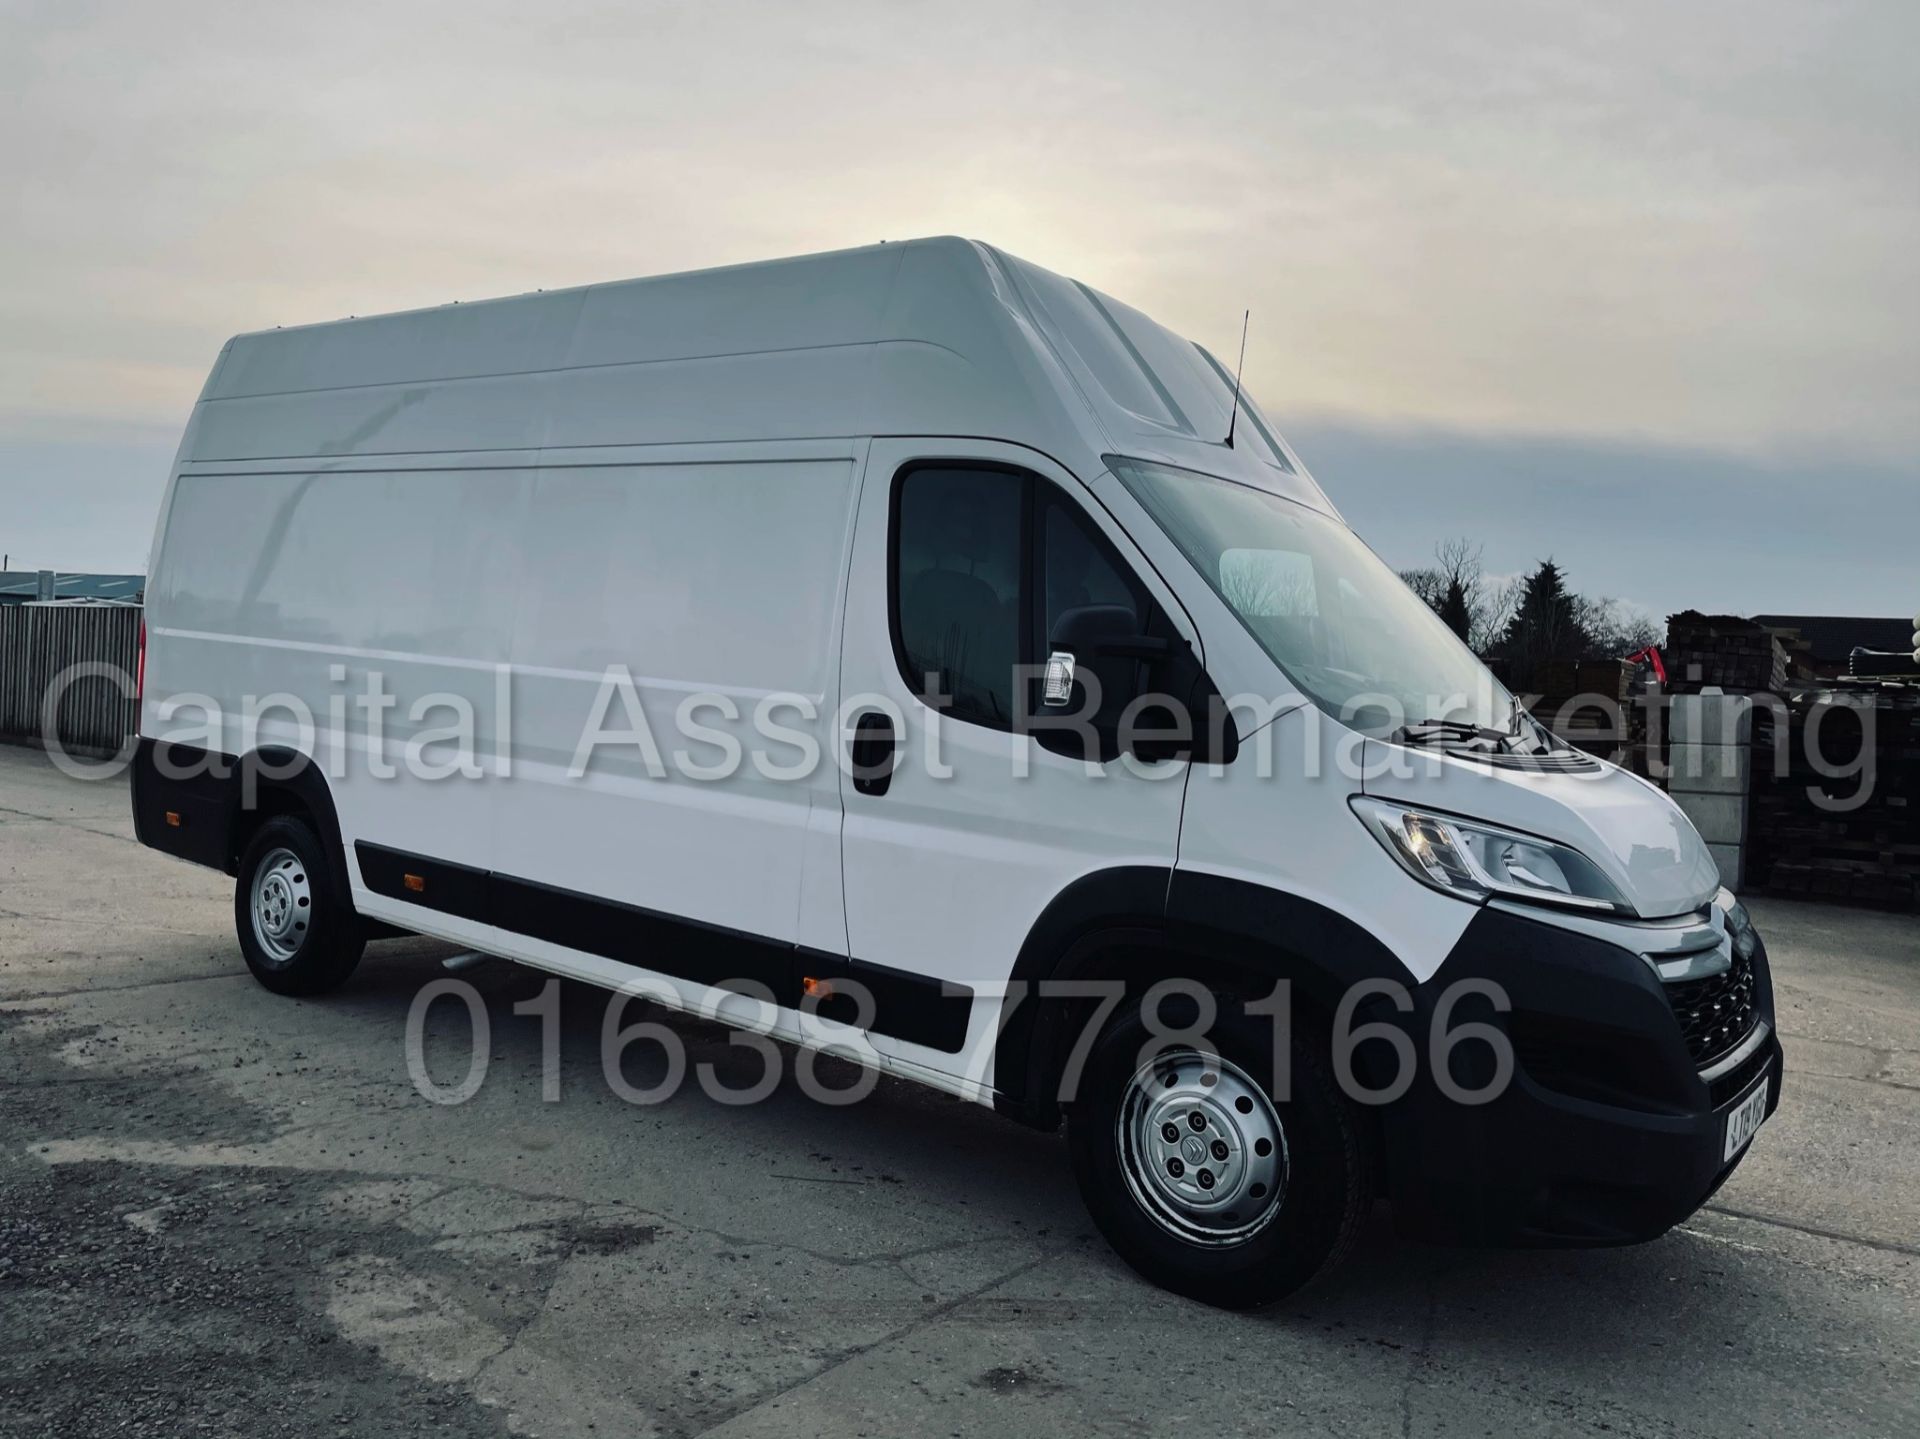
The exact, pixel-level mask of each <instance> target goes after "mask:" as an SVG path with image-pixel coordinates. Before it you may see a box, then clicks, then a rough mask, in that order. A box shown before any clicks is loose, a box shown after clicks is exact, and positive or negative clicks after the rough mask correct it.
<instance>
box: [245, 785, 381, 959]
mask: <svg viewBox="0 0 1920 1439" xmlns="http://www.w3.org/2000/svg"><path fill="white" fill-rule="evenodd" d="M338 887H339V886H338V885H337V884H336V883H335V882H334V878H333V872H332V870H331V869H330V867H329V866H328V864H327V860H326V851H325V849H324V848H323V847H322V845H321V843H320V838H319V836H318V835H316V834H315V833H314V832H313V830H312V828H311V827H310V826H309V825H308V824H307V823H306V822H305V821H304V820H300V819H297V818H294V817H293V816H291V815H281V816H278V817H276V818H274V819H270V820H268V821H267V822H266V823H265V824H263V825H261V826H260V828H259V830H258V831H257V832H256V833H255V834H254V836H253V838H252V839H251V840H250V841H249V842H248V844H247V848H246V852H245V853H244V854H242V855H241V857H240V873H239V882H238V883H237V884H236V885H235V886H234V894H233V919H234V928H235V929H236V930H237V931H238V933H239V936H240V952H241V953H242V954H243V955H245V956H246V960H247V968H248V969H250V970H252V971H253V977H254V978H255V979H257V980H259V981H260V982H261V983H262V984H264V985H265V986H266V987H267V988H268V989H270V990H272V991H273V992H274V993H275V994H324V993H326V992H327V991H328V990H330V989H334V988H337V987H338V986H339V985H340V984H342V983H344V982H345V980H346V978H347V976H348V975H350V974H352V973H353V971H354V966H356V965H357V964H359V963H360V955H361V951H362V950H364V949H365V948H366V940H365V937H364V936H363V934H362V932H361V928H360V921H359V917H358V916H357V915H355V914H354V912H353V908H352V906H351V905H350V904H349V903H348V902H347V899H346V896H345V895H342V894H336V893H335V890H337V889H338Z"/></svg>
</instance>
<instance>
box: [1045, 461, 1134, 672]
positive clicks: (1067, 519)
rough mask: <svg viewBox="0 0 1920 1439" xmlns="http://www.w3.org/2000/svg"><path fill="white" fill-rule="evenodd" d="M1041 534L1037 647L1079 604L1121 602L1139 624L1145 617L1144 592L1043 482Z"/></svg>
mask: <svg viewBox="0 0 1920 1439" xmlns="http://www.w3.org/2000/svg"><path fill="white" fill-rule="evenodd" d="M1042 493H1043V495H1044V497H1045V498H1044V500H1043V504H1044V506H1045V516H1046V518H1045V520H1044V521H1043V533H1044V539H1043V541H1042V544H1041V558H1042V563H1043V565H1044V567H1045V568H1044V574H1045V580H1044V584H1045V594H1044V599H1043V602H1042V604H1041V606H1040V615H1039V620H1040V633H1039V635H1038V636H1037V640H1038V644H1037V647H1036V652H1037V653H1040V654H1044V653H1046V648H1047V637H1048V636H1049V635H1051V634H1052V633H1053V627H1054V625H1055V624H1056V623H1057V622H1058V620H1059V618H1060V616H1061V615H1062V614H1064V613H1065V612H1066V611H1068V610H1071V609H1078V608H1079V607H1080V606H1082V605H1123V606H1125V607H1126V608H1127V609H1130V610H1132V611H1133V613H1134V616H1135V618H1137V619H1138V620H1139V622H1140V626H1141V628H1142V629H1144V628H1145V627H1146V621H1147V594H1146V591H1145V590H1144V589H1143V588H1142V587H1141V585H1140V582H1139V581H1138V580H1137V579H1135V578H1134V577H1133V575H1132V574H1131V573H1130V572H1129V571H1128V570H1127V569H1126V567H1125V566H1124V565H1122V564H1121V563H1120V561H1119V560H1118V559H1117V558H1116V557H1115V556H1114V554H1113V552H1112V551H1111V550H1110V549H1109V548H1108V547H1107V544H1106V542H1105V541H1104V540H1103V539H1101V538H1100V537H1099V536H1098V534H1097V533H1096V532H1095V530H1094V528H1093V525H1092V524H1091V523H1090V522H1089V521H1088V520H1087V518H1086V516H1085V515H1083V514H1081V513H1080V511H1079V510H1078V509H1077V508H1075V507H1074V506H1073V505H1072V504H1071V503H1069V502H1068V501H1067V500H1066V498H1065V497H1064V496H1062V495H1060V494H1059V493H1058V492H1056V491H1055V490H1054V489H1053V487H1052V486H1051V485H1047V486H1043V487H1042Z"/></svg>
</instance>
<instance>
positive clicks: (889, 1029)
mask: <svg viewBox="0 0 1920 1439" xmlns="http://www.w3.org/2000/svg"><path fill="white" fill-rule="evenodd" d="M1096 604H1098V605H1126V606H1129V607H1131V608H1133V609H1134V610H1135V611H1136V612H1137V613H1138V614H1139V615H1140V616H1141V619H1142V623H1143V626H1144V623H1145V620H1146V617H1147V615H1148V614H1149V612H1150V611H1151V610H1152V608H1153V607H1155V606H1158V607H1159V609H1160V612H1161V613H1162V614H1163V615H1165V616H1166V617H1167V618H1170V619H1171V620H1172V622H1173V623H1174V624H1175V625H1176V626H1177V627H1178V628H1179V629H1180V631H1181V632H1182V633H1184V634H1186V635H1187V636H1188V637H1189V638H1191V635H1192V630H1191V626H1190V621H1188V619H1187V618H1186V616H1185V615H1184V614H1183V613H1182V612H1181V611H1180V610H1179V608H1178V606H1177V604H1176V602H1175V601H1174V600H1173V598H1172V595H1171V593H1170V592H1168V591H1167V590H1166V589H1165V587H1164V586H1163V585H1162V584H1161V583H1160V582H1159V579H1158V577H1157V576H1156V575H1154V574H1153V572H1152V571H1151V569H1150V568H1149V567H1148V566H1147V564H1146V563H1145V561H1144V560H1143V559H1142V558H1141V557H1140V555H1139V554H1138V552H1137V551H1136V550H1135V549H1134V547H1133V546H1132V544H1131V543H1130V542H1129V541H1128V540H1127V538H1126V537H1125V535H1124V534H1122V533H1121V532H1120V530H1119V528H1118V527H1117V526H1116V525H1115V524H1114V523H1113V521H1112V520H1111V518H1110V517H1109V516H1108V515H1107V514H1106V512H1105V511H1104V510H1103V509H1102V508H1101V507H1100V505H1099V503H1098V501H1097V500H1096V499H1095V497H1094V495H1093V494H1092V493H1091V492H1090V491H1089V490H1088V488H1087V487H1086V486H1085V485H1083V484H1082V483H1081V482H1080V481H1079V480H1078V479H1076V478H1075V477H1074V476H1073V475H1071V474H1069V473H1068V472H1067V471H1066V470H1065V469H1063V468H1061V467H1060V466H1058V465H1055V464H1053V463H1052V462H1051V461H1049V460H1047V459H1045V458H1044V457H1042V456H1040V455H1038V454H1036V453H1035V452H1034V451H1031V450H1028V449H1024V448H1022V447H1020V446H1016V445H999V444H993V443H987V442H980V441H959V442H956V441H953V440H931V439H930V440H900V439H889V440H876V441H874V443H873V447H872V450H871V453H870V455H869V458H868V462H867V466H866V474H865V479H864V481H863V484H862V487H861V495H860V500H859V510H858V517H857V521H856V525H855V532H854V545H853V554H852V564H851V566H850V580H849V588H848V598H847V611H846V623H845V628H844V634H843V639H842V649H841V694H842V698H843V703H842V711H841V713H842V715H843V717H844V725H843V731H844V732H845V733H847V734H851V735H852V736H854V739H853V746H852V747H853V748H854V750H855V751H856V754H855V758H856V759H859V758H863V757H864V758H866V759H872V758H873V757H874V756H876V755H878V754H880V753H882V752H883V750H882V742H883V741H884V740H885V739H887V738H889V737H891V739H892V741H893V760H892V767H891V771H890V773H886V774H884V775H875V774H870V773H865V772H864V771H863V770H861V769H855V770H854V772H852V773H848V772H845V771H844V770H843V773H842V774H841V777H840V785H841V803H842V807H843V811H844V820H843V825H842V832H841V853H842V874H843V883H844V886H845V893H846V911H847V939H848V947H849V951H850V955H851V961H852V962H851V964H850V966H849V968H850V972H851V973H852V975H853V976H854V977H856V978H859V979H861V980H862V981H863V982H865V983H866V984H867V986H868V988H869V990H870V991H871V998H872V1000H873V1003H874V1013H873V1015H872V1022H871V1024H870V1026H869V1031H870V1033H871V1034H872V1036H873V1042H874V1045H875V1047H876V1048H878V1049H880V1050H882V1052H884V1053H886V1054H887V1055H888V1056H889V1058H890V1060H892V1061H893V1062H895V1063H896V1064H899V1065H901V1066H903V1067H915V1068H922V1069H927V1070H933V1071H936V1072H940V1073H943V1074H946V1075H950V1076H952V1075H958V1076H963V1077H964V1078H965V1079H966V1080H968V1081H970V1082H971V1084H969V1085H964V1086H963V1087H966V1088H971V1085H974V1084H977V1085H981V1086H991V1084H992V1082H993V1075H992V1064H991V1061H992V1048H993V1037H994V1035H995V1034H996V1033H997V1020H998V1015H999V1011H1000V1005H1001V997H1002V995H1003V994H1004V992H1005V986H1006V981H1007V979H1008V977H1009V974H1010V972H1011V970H1012V966H1013V961H1014V958H1015V956H1016V955H1018V954H1019V952H1020V948H1021V945H1022V943H1023V941H1025V939H1026V938H1027V934H1028V931H1029V930H1030V929H1031V928H1032V927H1033V925H1034V922H1035V921H1036V920H1037V919H1038V918H1039V917H1040V915H1041V912H1042V911H1043V910H1045V909H1046V908H1047V906H1048V904H1049V903H1050V902H1051V901H1052V900H1053V899H1054V898H1055V897H1056V896H1057V895H1059V894H1060V893H1061V892H1062V891H1063V890H1065V889H1066V888H1067V887H1068V886H1069V885H1072V884H1073V883H1074V882H1075V881H1076V880H1079V879H1081V878H1082V877H1083V876H1088V875H1091V874H1094V873H1095V872H1099V871H1113V872H1119V871H1129V872H1131V873H1130V875H1129V876H1128V877H1129V878H1131V879H1133V880H1135V881H1140V882H1141V884H1142V887H1143V888H1144V889H1145V890H1148V891H1152V890H1153V888H1154V886H1155V885H1157V886H1159V888H1158V891H1157V894H1156V893H1147V894H1145V895H1143V900H1144V902H1145V903H1147V904H1148V905H1150V906H1156V905H1158V904H1159V903H1160V901H1161V900H1162V899H1163V897H1164V894H1165V883H1166V875H1167V873H1168V872H1169V871H1170V869H1171V867H1172V865H1173V862H1174V857H1175V850H1176V846H1177V843H1178V839H1179V829H1180V812H1181V802H1182V795H1183V792H1184V790H1185V786H1186V779H1187V775H1186V771H1187V766H1186V765H1185V764H1184V763H1181V762H1175V761H1169V762H1163V763H1160V764H1157V765H1152V766H1147V765H1140V764H1137V763H1135V762H1133V761H1131V760H1128V761H1121V760H1114V761H1110V762H1108V763H1105V764H1100V763H1090V762H1089V761H1087V760H1084V759H1081V758H1079V757H1067V756H1063V755H1060V754H1056V753H1053V752H1051V751H1049V750H1047V749H1043V748H1042V747H1041V746H1040V744H1039V743H1038V742H1037V741H1036V740H1035V739H1033V738H1032V737H1030V736H1028V735H1023V734H1020V733H1016V723H1015V720H1016V715H1017V714H1019V713H1021V710H1020V706H1021V705H1022V704H1023V703H1030V701H1031V696H1032V694H1033V693H1035V692H1033V691H1030V692H1028V696H1027V698H1026V699H1023V696H1022V690H1021V686H1022V685H1023V684H1026V683H1027V682H1028V676H1029V675H1030V674H1031V673H1032V671H1031V670H1027V669H1023V667H1024V666H1036V665H1038V666H1044V662H1045V659H1046V651H1045V649H1044V646H1045V643H1046V636H1047V635H1048V634H1049V633H1051V630H1052V625H1053V622H1054V621H1055V620H1056V619H1057V618H1058V616H1059V615H1060V613H1062V612H1063V611H1065V610H1067V609H1070V608H1074V607H1078V606H1085V605H1096ZM882 767H884V766H882ZM1117 877H1118V876H1117V875H1116V878H1117Z"/></svg>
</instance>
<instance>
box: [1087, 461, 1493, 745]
mask: <svg viewBox="0 0 1920 1439" xmlns="http://www.w3.org/2000/svg"><path fill="white" fill-rule="evenodd" d="M1109 464H1110V465H1111V467H1112V469H1113V472H1114V474H1116V475H1117V476H1119V478H1120V480H1121V482H1122V483H1123V484H1124V485H1126V487H1127V489H1128V490H1129V491H1130V492H1131V493H1132V494H1133V496H1134V498H1135V499H1137V500H1139V502H1140V504H1141V505H1142V506H1143V507H1144V508H1145V509H1146V511H1147V513H1148V514H1149V515H1151V516H1152V517H1153V519H1154V520H1155V522H1156V523H1158V524H1159V526H1160V527H1161V528H1162V529H1163V530H1165V531H1166V532H1167V534H1168V535H1169V536H1170V537H1171V538H1172V540H1173V542H1174V543H1175V544H1176V545H1178V546H1179V547H1180V549H1181V551H1182V552H1183V553H1184V554H1185V555H1186V557H1187V558H1188V559H1189V560H1190V561H1192V563H1193V566H1194V568H1195V569H1197V570H1199V571H1200V573H1201V575H1202V576H1203V577H1204V578H1205V579H1206V582H1207V583H1208V584H1209V585H1211V586H1212V587H1213V590H1214V592H1215V593H1216V594H1218V595H1219V596H1220V598H1221V599H1222V600H1224V601H1225V602H1226V604H1227V607H1228V608H1229V609H1231V610H1232V611H1233V612H1234V614H1236V615H1238V616H1239V618H1240V622H1241V623H1242V624H1243V625H1245V626H1246V627H1247V630H1248V632H1249V633H1250V634H1252V636H1253V637H1254V638H1255V639H1256V640H1258V641H1259V642H1260V646H1261V648H1263V649H1264V650H1266V652H1267V653H1268V654H1269V655H1271V656H1272V657H1273V661H1274V663H1275V664H1277V665H1279V666H1280V668H1281V669H1282V670H1283V671H1284V672H1285V673H1286V676H1287V678H1288V679H1290V680H1292V681H1293V683H1294V684H1295V685H1296V686H1298V687H1299V689H1300V691H1301V693H1303V694H1305V695H1306V696H1307V697H1308V698H1309V699H1311V700H1313V701H1314V703H1316V704H1318V705H1319V706H1320V708H1322V709H1323V710H1326V711H1327V712H1329V713H1330V714H1333V715H1335V716H1337V717H1339V718H1340V719H1341V720H1343V721H1345V722H1346V723H1348V724H1350V725H1352V726H1353V727H1354V728H1355V729H1358V730H1361V731H1363V732H1365V733H1368V734H1374V735H1379V736H1385V735H1387V734H1389V733H1391V732H1392V731H1393V730H1395V729H1397V728H1399V727H1400V726H1401V725H1404V724H1418V723H1419V722H1420V721H1422V720H1446V721H1450V722H1454V723H1458V724H1468V725H1473V726H1476V727H1479V728H1482V729H1490V730H1502V731H1504V730H1507V729H1509V728H1510V726H1511V725H1512V722H1513V715H1514V705H1513V700H1512V698H1511V697H1510V696H1509V695H1508V693H1507V691H1506V690H1505V688H1503V687H1502V686H1501V684H1500V683H1499V681H1497V680H1496V679H1494V677H1493V676H1492V675H1491V674H1490V673H1488V671H1487V668H1486V666H1485V665H1483V664H1481V663H1480V661H1479V660H1478V659H1477V658H1475V657H1474V654H1473V651H1472V650H1470V649H1468V648H1467V647H1466V645H1464V644H1463V643H1461V641H1460V640H1459V639H1458V638H1457V637H1456V636H1455V635H1454V633H1453V631H1452V630H1450V629H1448V628H1447V626H1446V625H1445V623H1443V622H1442V621H1441V619H1440V617H1439V616H1438V615H1436V614H1435V613H1434V612H1433V611H1432V610H1431V609H1430V608H1428V606H1427V605H1426V603H1425V602H1424V601H1422V600H1421V599H1420V598H1419V596H1417V595H1415V594H1414V593H1413V591H1412V590H1410V589H1408V588H1407V587H1406V585H1405V584H1404V583H1402V581H1401V579H1400V577H1399V576H1398V575H1396V574H1395V573H1394V572H1393V571H1392V570H1391V569H1389V568H1388V567H1387V566H1386V565H1385V564H1384V563H1382V562H1381V560H1380V558H1379V556H1377V555H1375V554H1374V553H1373V551H1372V550H1370V549H1368V548H1367V547H1366V546H1365V545H1364V544H1362V543H1361V542H1360V539H1359V537H1358V536H1357V535H1355V534H1354V533H1353V531H1352V530H1349V529H1348V528H1347V527H1346V526H1345V525H1343V524H1342V523H1340V521H1339V520H1336V519H1334V518H1333V517H1331V516H1330V515H1324V514H1321V513H1319V512H1318V511H1316V510H1312V509H1309V508H1307V507H1306V506H1305V505H1301V504H1297V503H1295V502H1294V501H1292V500H1287V499H1282V498H1281V497H1280V496H1278V495H1275V494H1270V493H1268V492H1267V491H1265V490H1260V489H1255V488H1254V487H1253V486H1251V485H1244V484H1238V483H1236V482H1234V481H1231V480H1222V479H1216V478H1214V477H1213V476H1211V475H1202V474H1198V473H1196V472H1194V471H1192V470H1180V469H1174V468H1173V467H1171V466H1168V465H1156V464H1149V463H1146V462H1144V461H1140V460H1127V459H1119V458H1113V459H1110V460H1109Z"/></svg>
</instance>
